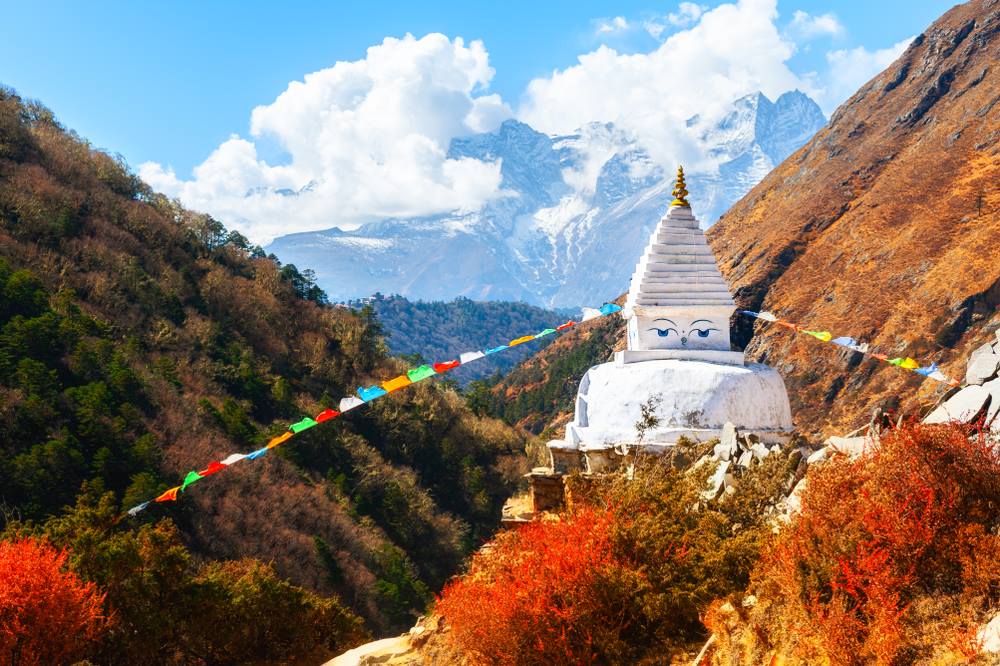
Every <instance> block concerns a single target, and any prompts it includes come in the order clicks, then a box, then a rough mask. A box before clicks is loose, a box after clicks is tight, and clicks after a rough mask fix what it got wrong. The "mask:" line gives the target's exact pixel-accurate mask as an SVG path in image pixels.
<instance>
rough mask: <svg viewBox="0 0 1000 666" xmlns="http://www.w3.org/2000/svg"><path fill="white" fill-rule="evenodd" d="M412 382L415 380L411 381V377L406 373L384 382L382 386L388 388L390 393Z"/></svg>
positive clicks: (387, 390) (387, 391)
mask: <svg viewBox="0 0 1000 666" xmlns="http://www.w3.org/2000/svg"><path fill="white" fill-rule="evenodd" d="M412 383H413V382H411V381H410V378H409V377H407V376H406V375H400V376H399V377H394V378H393V379H390V380H389V381H386V382H382V388H384V389H385V390H386V393H389V392H392V391H395V390H397V389H401V388H403V387H404V386H409V385H410V384H412Z"/></svg>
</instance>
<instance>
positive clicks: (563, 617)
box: [437, 508, 620, 664]
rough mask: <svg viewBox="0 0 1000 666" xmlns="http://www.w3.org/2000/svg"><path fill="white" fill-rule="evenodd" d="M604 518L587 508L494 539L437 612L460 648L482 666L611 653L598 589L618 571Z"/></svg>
mask: <svg viewBox="0 0 1000 666" xmlns="http://www.w3.org/2000/svg"><path fill="white" fill-rule="evenodd" d="M611 519H612V515H611V513H610V512H608V511H606V510H601V509H595V508H586V509H583V510H581V511H580V512H578V513H577V514H575V515H574V516H572V517H570V518H568V519H566V520H563V521H560V522H555V523H531V524H529V525H526V526H524V527H522V528H521V529H519V530H516V531H511V532H506V533H503V534H501V535H500V536H499V537H498V538H497V541H496V544H495V546H494V548H493V549H492V550H491V551H489V552H488V553H486V554H482V553H479V554H477V555H476V556H475V557H474V558H473V561H472V566H471V568H470V571H469V573H468V574H467V575H466V576H465V577H464V578H462V579H459V580H457V581H454V582H452V583H449V584H448V585H447V586H446V587H445V589H444V591H443V592H442V596H441V598H440V599H439V600H438V604H437V610H438V612H440V613H441V614H442V615H444V616H445V617H446V618H447V619H448V624H449V626H450V627H451V629H452V634H453V636H454V637H455V639H456V641H457V643H458V644H459V646H460V647H461V648H462V649H463V651H464V652H465V653H466V654H467V655H468V656H469V657H470V658H472V659H473V660H474V661H476V662H481V663H489V664H567V663H578V662H585V661H592V660H593V659H594V658H596V657H597V655H598V654H599V653H607V652H609V651H614V650H615V648H616V647H617V646H615V643H616V636H615V634H616V629H617V627H615V626H614V624H613V623H609V622H607V620H608V619H609V617H608V613H607V610H608V608H607V605H606V599H605V598H604V597H605V594H604V590H602V582H603V581H604V580H605V578H608V577H612V576H614V574H615V570H616V569H618V568H619V567H620V565H619V563H618V562H617V561H616V559H615V557H614V555H613V553H612V542H611V530H610V526H611Z"/></svg>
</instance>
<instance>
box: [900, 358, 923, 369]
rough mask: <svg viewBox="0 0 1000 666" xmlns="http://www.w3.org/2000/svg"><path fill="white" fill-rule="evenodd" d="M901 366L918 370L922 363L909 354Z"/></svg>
mask: <svg viewBox="0 0 1000 666" xmlns="http://www.w3.org/2000/svg"><path fill="white" fill-rule="evenodd" d="M899 367H901V368H908V369H910V370H916V369H917V368H919V367H920V364H919V363H917V362H916V361H914V360H913V359H912V358H910V357H909V356H907V357H906V358H905V359H903V362H902V363H900V364H899Z"/></svg>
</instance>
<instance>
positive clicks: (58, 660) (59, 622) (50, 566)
mask: <svg viewBox="0 0 1000 666" xmlns="http://www.w3.org/2000/svg"><path fill="white" fill-rule="evenodd" d="M66 559H67V555H66V553H65V552H64V551H59V550H56V549H55V548H53V547H52V546H51V545H49V544H48V543H46V542H44V541H38V540H35V539H19V540H16V541H0V662H2V663H5V664H11V665H13V666H33V665H35V664H38V665H39V666H43V665H44V666H48V665H50V664H67V663H72V662H73V661H75V660H77V659H79V658H80V657H82V656H83V654H84V653H85V652H86V650H87V648H88V645H89V644H90V643H91V641H94V640H95V639H96V638H97V637H98V636H99V635H100V633H101V632H102V631H103V630H104V628H105V626H106V624H107V618H106V617H105V615H104V611H103V603H104V595H103V594H101V593H100V592H99V591H98V590H97V587H96V586H95V585H94V584H93V583H85V582H83V581H82V580H80V579H79V578H78V577H77V576H76V575H75V574H73V573H70V572H69V571H66V570H65V565H66Z"/></svg>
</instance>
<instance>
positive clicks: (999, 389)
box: [983, 378, 1000, 431]
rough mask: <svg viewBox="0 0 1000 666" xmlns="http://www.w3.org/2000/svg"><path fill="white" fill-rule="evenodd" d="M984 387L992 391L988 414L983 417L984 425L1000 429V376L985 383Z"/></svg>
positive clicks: (987, 409)
mask: <svg viewBox="0 0 1000 666" xmlns="http://www.w3.org/2000/svg"><path fill="white" fill-rule="evenodd" d="M983 388H984V389H986V390H987V391H989V392H990V406H989V407H987V408H986V416H985V417H983V425H984V426H985V427H987V428H991V429H993V430H997V431H1000V418H997V417H998V416H1000V378H997V379H994V380H992V381H989V382H986V383H985V384H983Z"/></svg>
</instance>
